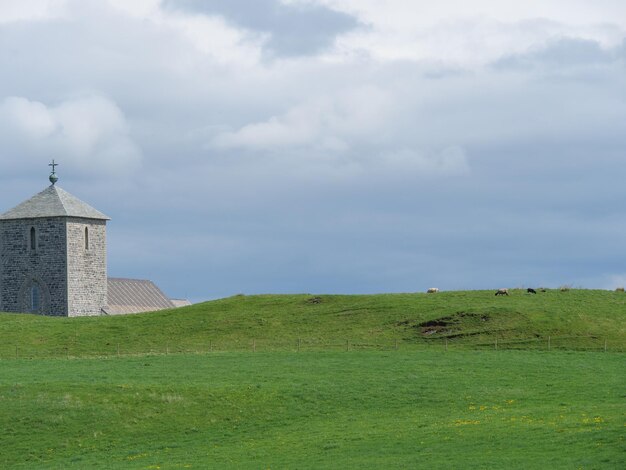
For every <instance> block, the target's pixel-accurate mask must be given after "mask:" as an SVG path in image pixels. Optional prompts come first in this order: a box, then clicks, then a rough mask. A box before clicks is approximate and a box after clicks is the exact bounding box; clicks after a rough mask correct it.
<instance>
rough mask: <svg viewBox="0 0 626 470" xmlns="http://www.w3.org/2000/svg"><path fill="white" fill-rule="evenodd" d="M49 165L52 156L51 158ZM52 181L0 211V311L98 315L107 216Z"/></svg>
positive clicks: (104, 290)
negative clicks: (34, 193)
mask: <svg viewBox="0 0 626 470" xmlns="http://www.w3.org/2000/svg"><path fill="white" fill-rule="evenodd" d="M53 165H56V164H54V161H53ZM56 181H57V177H56V174H55V172H54V166H53V171H52V174H51V175H50V182H51V183H52V184H51V185H50V186H48V187H47V188H46V189H44V190H43V191H41V192H40V193H39V194H36V195H35V196H33V197H32V198H30V199H28V200H27V201H24V202H22V203H21V204H19V205H18V206H16V207H15V208H13V209H11V210H10V211H8V212H5V213H4V214H2V215H0V311H3V312H30V313H39V314H42V315H57V316H69V317H74V316H85V315H100V314H101V313H102V311H103V309H104V308H105V307H106V305H107V270H106V221H107V220H110V219H109V217H107V216H106V215H104V214H102V213H101V212H99V211H97V210H96V209H94V208H93V207H91V206H89V205H88V204H86V203H84V202H83V201H81V200H80V199H78V198H76V197H74V196H72V195H71V194H70V193H68V192H67V191H64V190H63V189H61V188H59V187H58V186H56V185H55V183H56Z"/></svg>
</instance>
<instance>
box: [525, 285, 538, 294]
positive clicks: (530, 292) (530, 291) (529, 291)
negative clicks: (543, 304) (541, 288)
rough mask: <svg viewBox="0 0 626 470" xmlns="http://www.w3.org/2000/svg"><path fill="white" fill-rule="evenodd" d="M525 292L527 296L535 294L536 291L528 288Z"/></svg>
mask: <svg viewBox="0 0 626 470" xmlns="http://www.w3.org/2000/svg"><path fill="white" fill-rule="evenodd" d="M526 292H528V293H529V294H536V293H537V291H536V290H535V289H533V288H532V287H529V288H528V289H526Z"/></svg>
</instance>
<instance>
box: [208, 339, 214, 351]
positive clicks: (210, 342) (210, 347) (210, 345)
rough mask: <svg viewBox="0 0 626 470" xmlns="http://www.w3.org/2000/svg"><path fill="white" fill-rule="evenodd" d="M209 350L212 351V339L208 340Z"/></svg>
mask: <svg viewBox="0 0 626 470" xmlns="http://www.w3.org/2000/svg"><path fill="white" fill-rule="evenodd" d="M209 352H213V341H209Z"/></svg>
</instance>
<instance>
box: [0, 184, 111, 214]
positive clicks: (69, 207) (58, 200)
mask: <svg viewBox="0 0 626 470" xmlns="http://www.w3.org/2000/svg"><path fill="white" fill-rule="evenodd" d="M39 217H80V218H84V219H100V220H110V217H108V216H106V215H104V214H103V213H102V212H100V211H98V210H96V209H94V208H93V207H91V206H90V205H89V204H87V203H86V202H83V201H81V200H80V199H78V198H77V197H76V196H74V195H72V194H70V193H68V192H67V191H65V190H64V189H63V188H60V187H59V186H56V185H55V184H51V185H50V186H48V187H47V188H46V189H44V190H43V191H41V192H39V193H37V194H35V195H34V196H33V197H31V198H30V199H27V200H26V201H24V202H22V203H20V204H18V205H17V206H15V207H14V208H13V209H11V210H9V211H7V212H5V213H4V214H2V215H0V220H9V219H35V218H39Z"/></svg>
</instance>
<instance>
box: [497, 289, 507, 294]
mask: <svg viewBox="0 0 626 470" xmlns="http://www.w3.org/2000/svg"><path fill="white" fill-rule="evenodd" d="M496 295H509V290H508V289H498V291H497V292H496Z"/></svg>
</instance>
